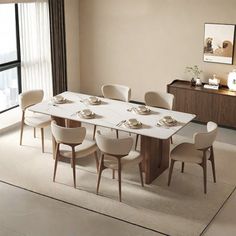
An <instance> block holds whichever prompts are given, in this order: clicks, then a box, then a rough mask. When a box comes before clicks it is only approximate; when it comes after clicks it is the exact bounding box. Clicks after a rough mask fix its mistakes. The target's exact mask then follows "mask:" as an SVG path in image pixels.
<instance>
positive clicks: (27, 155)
mask: <svg viewBox="0 0 236 236" xmlns="http://www.w3.org/2000/svg"><path fill="white" fill-rule="evenodd" d="M124 135H127V134H124ZM48 136H49V137H48V140H46V143H45V150H46V151H48V152H47V153H44V154H42V153H41V142H40V139H33V132H32V130H31V129H26V131H25V133H24V139H23V143H24V145H23V146H19V131H18V130H16V131H11V132H9V133H5V134H2V135H1V137H0V143H1V146H0V180H1V181H5V182H7V183H10V184H13V185H16V186H19V187H23V188H25V189H28V190H31V191H34V192H37V193H40V194H43V195H47V196H50V197H53V198H56V199H59V200H63V201H66V202H68V203H71V204H75V205H77V206H80V207H83V208H86V209H90V210H92V211H96V212H98V213H102V214H105V215H108V216H111V217H114V218H117V219H120V220H123V221H127V222H130V223H132V224H136V225H139V226H141V227H145V228H148V229H150V230H153V231H156V232H160V233H163V234H166V235H172V236H187V235H189V236H190V235H191V236H194V235H200V234H201V233H202V232H203V231H204V229H205V227H206V226H207V225H208V224H209V223H210V222H211V220H212V218H213V217H214V216H215V214H216V213H217V212H218V210H219V209H220V208H221V207H222V205H223V204H224V202H225V201H226V199H227V198H228V197H229V195H230V194H231V193H232V191H233V190H234V186H235V183H234V182H233V181H232V180H235V179H236V178H235V177H236V176H235V175H236V174H235V173H234V171H233V168H232V165H235V164H236V158H235V153H236V147H235V146H233V145H228V144H224V143H217V142H216V144H215V156H216V171H217V183H216V184H215V183H213V181H212V172H211V168H210V165H209V166H208V194H207V195H205V194H203V179H202V170H201V168H200V167H199V166H195V165H187V166H186V171H185V173H183V174H182V173H180V170H179V166H178V165H176V169H175V170H174V173H173V178H172V183H171V186H170V187H168V186H167V176H168V171H166V172H164V173H163V174H162V175H161V176H160V177H159V178H157V179H156V180H155V181H154V182H153V183H152V184H151V185H146V186H145V187H144V188H142V187H141V185H140V180H139V174H138V168H134V169H131V170H128V171H126V172H125V173H123V175H122V181H123V182H122V194H123V196H122V198H123V202H122V203H120V202H118V183H117V181H116V180H112V178H111V171H109V170H107V171H104V174H103V177H102V180H101V187H100V195H99V196H97V195H96V194H95V190H96V181H97V174H96V171H95V162H94V159H93V158H90V157H87V158H84V159H82V160H80V163H79V164H80V165H79V166H77V189H74V188H73V187H72V186H73V182H72V169H71V167H70V164H67V163H59V166H58V171H57V178H56V181H57V182H56V183H53V182H52V173H53V165H54V160H53V159H52V154H51V153H50V152H51V141H50V140H49V138H50V135H48ZM182 140H183V138H182V137H180V136H175V137H174V142H175V144H177V143H179V142H180V141H182Z"/></svg>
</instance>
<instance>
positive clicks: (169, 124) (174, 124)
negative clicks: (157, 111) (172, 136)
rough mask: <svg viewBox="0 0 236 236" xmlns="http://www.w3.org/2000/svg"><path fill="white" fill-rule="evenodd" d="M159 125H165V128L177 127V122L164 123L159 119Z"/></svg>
mask: <svg viewBox="0 0 236 236" xmlns="http://www.w3.org/2000/svg"><path fill="white" fill-rule="evenodd" d="M159 124H161V125H166V126H176V125H177V120H174V119H173V120H172V121H171V122H166V121H164V120H163V119H160V120H159Z"/></svg>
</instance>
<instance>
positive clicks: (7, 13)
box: [0, 4, 21, 113]
mask: <svg viewBox="0 0 236 236" xmlns="http://www.w3.org/2000/svg"><path fill="white" fill-rule="evenodd" d="M20 75H21V73H20V43H19V24H18V11H17V5H16V4H0V113H1V112H3V111H6V110H8V109H10V108H13V107H15V106H17V105H18V94H19V92H21V76H20Z"/></svg>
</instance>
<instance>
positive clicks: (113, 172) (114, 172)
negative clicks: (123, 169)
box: [112, 169, 116, 179]
mask: <svg viewBox="0 0 236 236" xmlns="http://www.w3.org/2000/svg"><path fill="white" fill-rule="evenodd" d="M115 177H116V170H114V169H112V179H115Z"/></svg>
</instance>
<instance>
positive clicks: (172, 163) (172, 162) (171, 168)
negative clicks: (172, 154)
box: [168, 159, 175, 186]
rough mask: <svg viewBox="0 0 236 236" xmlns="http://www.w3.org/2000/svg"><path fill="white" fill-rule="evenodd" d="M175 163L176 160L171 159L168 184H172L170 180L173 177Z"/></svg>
mask: <svg viewBox="0 0 236 236" xmlns="http://www.w3.org/2000/svg"><path fill="white" fill-rule="evenodd" d="M174 164H175V160H173V159H171V163H170V169H169V177H168V186H170V181H171V177H172V172H173V168H174Z"/></svg>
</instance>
